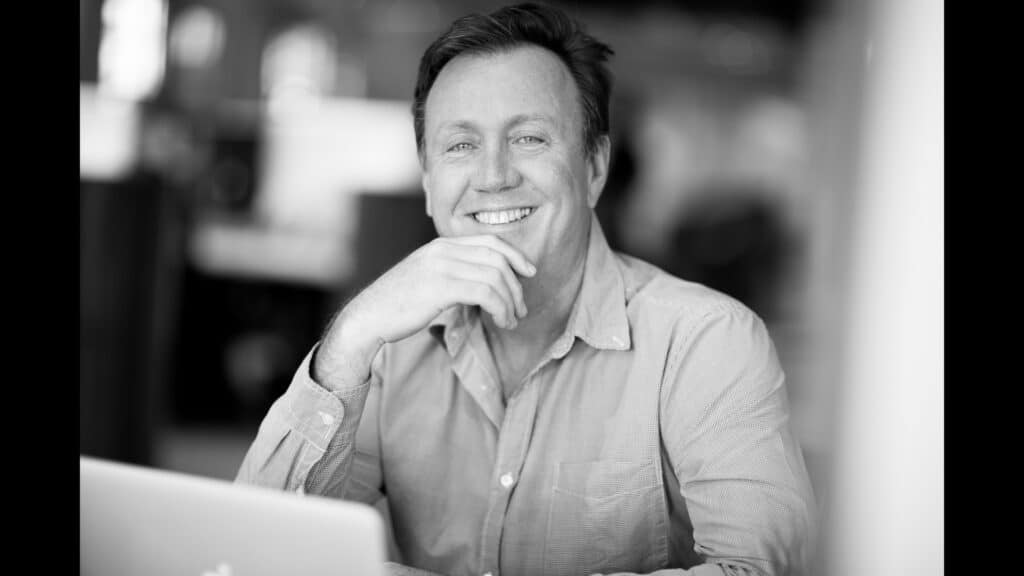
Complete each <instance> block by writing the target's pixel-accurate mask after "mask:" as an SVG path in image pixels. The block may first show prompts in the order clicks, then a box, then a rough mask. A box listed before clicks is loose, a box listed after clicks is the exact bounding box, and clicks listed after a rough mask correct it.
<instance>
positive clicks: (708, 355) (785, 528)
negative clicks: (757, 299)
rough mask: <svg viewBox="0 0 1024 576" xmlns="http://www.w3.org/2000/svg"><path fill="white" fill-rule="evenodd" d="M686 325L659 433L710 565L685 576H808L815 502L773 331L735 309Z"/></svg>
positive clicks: (672, 362) (670, 369) (698, 547)
mask: <svg viewBox="0 0 1024 576" xmlns="http://www.w3.org/2000/svg"><path fill="white" fill-rule="evenodd" d="M687 324H688V326H686V327H683V326H681V327H680V328H681V329H680V331H679V332H680V333H679V334H677V339H676V341H675V342H674V345H673V353H672V357H671V358H670V359H669V363H668V366H667V369H666V374H665V381H664V383H663V389H662V398H661V433H662V438H663V442H664V447H665V453H666V462H665V464H666V466H671V470H672V472H673V474H674V476H675V478H677V479H678V482H679V493H680V495H681V496H682V497H683V499H684V500H685V502H686V509H687V514H688V515H689V518H690V520H691V522H692V526H693V540H694V551H695V552H696V553H697V554H698V555H700V556H701V557H702V558H703V559H704V562H705V564H703V565H700V566H694V567H692V568H691V569H690V571H689V572H677V574H695V575H696V574H701V575H703V574H715V575H716V576H717V575H719V574H722V573H724V574H726V575H728V576H733V575H744V576H746V575H757V576H783V575H793V576H796V575H802V574H804V573H805V570H807V569H808V563H809V561H810V556H811V550H812V548H813V543H812V540H813V538H814V534H813V530H814V516H813V514H814V510H813V506H814V498H813V494H812V492H811V486H810V482H809V481H808V478H807V471H806V467H805V465H804V462H803V456H802V453H801V452H800V446H799V445H798V443H797V442H796V439H795V438H794V436H793V434H792V432H791V428H790V410H789V404H788V400H787V398H786V389H785V386H784V382H785V375H784V374H783V371H782V368H781V366H780V365H779V362H778V358H777V355H776V352H775V348H774V345H773V344H772V341H771V339H770V337H769V335H768V331H767V329H766V328H765V326H764V324H763V322H762V321H761V320H760V318H758V317H757V316H756V315H755V314H754V313H753V312H751V311H750V310H749V309H747V308H745V307H743V306H741V305H739V304H738V303H733V302H729V303H725V304H719V305H715V306H713V307H711V308H709V310H707V311H706V313H704V314H703V315H702V317H701V318H700V319H699V320H698V321H696V322H692V321H691V322H688V323H687Z"/></svg>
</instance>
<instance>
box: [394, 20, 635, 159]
mask: <svg viewBox="0 0 1024 576" xmlns="http://www.w3.org/2000/svg"><path fill="white" fill-rule="evenodd" d="M528 45H535V46H540V47H541V48H545V49H547V50H549V51H551V52H552V53H554V54H555V55H556V56H558V58H559V59H560V60H561V61H562V62H563V63H564V64H565V65H566V67H568V69H569V73H570V74H571V75H572V77H573V80H575V81H576V88H577V89H578V90H579V93H580V108H581V111H582V112H583V142H584V146H585V147H586V152H587V154H593V153H594V151H596V150H597V145H598V141H599V139H600V137H601V136H604V135H607V134H608V129H609V117H608V99H609V96H610V95H611V89H612V76H611V73H610V72H609V71H608V69H607V67H606V66H605V62H606V61H607V60H608V57H609V56H611V55H613V54H614V53H615V52H614V51H613V50H612V49H611V48H610V47H609V46H608V45H606V44H604V43H602V42H599V41H598V40H596V39H594V38H593V37H592V36H590V35H588V34H586V33H585V31H584V29H583V26H582V25H581V24H580V23H578V22H576V21H575V20H573V19H572V18H570V17H569V16H567V15H566V14H565V13H564V12H562V11H561V10H558V9H557V8H554V7H551V6H544V5H539V4H534V3H532V2H527V3H524V4H516V5H514V6H506V7H504V8H500V9H498V10H496V11H494V12H491V13H490V14H487V15H483V14H470V15H469V16H463V17H462V18H459V19H458V20H456V21H455V22H453V23H452V25H451V27H450V28H449V29H448V30H447V31H446V32H445V33H444V34H442V35H441V37H440V38H438V39H437V40H435V41H434V43H433V44H431V45H430V46H429V47H428V48H427V50H426V52H424V53H423V58H422V59H420V68H419V74H418V75H417V78H416V90H415V93H414V95H413V103H412V116H413V125H414V128H415V130H416V149H417V150H418V151H419V152H420V154H421V155H422V154H423V145H424V135H423V131H424V123H425V121H424V112H425V107H426V103H427V95H428V94H430V89H431V87H432V86H433V85H434V81H435V80H436V79H437V76H438V74H440V73H441V69H442V68H444V66H445V65H446V64H447V63H448V62H450V61H451V60H452V59H454V58H455V57H456V56H460V55H462V54H495V53H499V52H501V51H507V50H510V49H512V48H516V47H520V46H528Z"/></svg>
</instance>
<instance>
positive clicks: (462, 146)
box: [447, 142, 473, 152]
mask: <svg viewBox="0 0 1024 576" xmlns="http://www.w3.org/2000/svg"><path fill="white" fill-rule="evenodd" d="M472 149H473V145H472V144H470V143H469V142H459V143H458V144H454V145H452V146H450V147H449V148H448V150H447V151H448V152H467V151H469V150H472Z"/></svg>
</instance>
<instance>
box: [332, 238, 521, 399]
mask: <svg viewBox="0 0 1024 576" xmlns="http://www.w3.org/2000/svg"><path fill="white" fill-rule="evenodd" d="M536 272H537V270H536V268H535V267H534V265H533V264H532V263H530V262H529V261H528V260H527V259H526V257H525V256H524V255H523V253H522V252H520V251H519V250H518V249H516V248H515V247H513V246H511V245H510V244H508V243H506V242H505V241H503V240H501V239H499V238H498V237H496V236H490V235H486V236H461V237H454V238H437V239H435V240H433V241H432V242H430V243H428V244H425V245H423V246H421V247H420V248H419V249H417V250H416V251H415V252H413V253H412V254H410V255H409V256H407V257H406V258H405V259H404V260H402V261H401V262H399V263H398V264H396V265H395V266H394V267H393V268H391V269H390V270H388V271H387V272H385V273H384V275H382V276H381V277H380V278H378V279H377V280H376V281H375V282H374V283H373V284H371V285H370V286H368V287H367V288H366V289H365V290H363V291H362V292H361V293H359V295H358V296H356V297H355V298H354V299H353V300H352V301H351V302H349V303H348V305H347V306H345V308H344V309H343V310H342V311H341V312H340V313H339V314H338V316H337V317H336V318H335V319H334V322H333V323H332V324H331V326H330V328H329V329H328V331H327V335H326V336H325V337H324V339H323V341H322V342H321V344H320V350H319V351H318V352H317V358H316V363H315V365H314V374H315V375H316V376H317V378H318V379H322V378H331V376H332V375H337V374H344V373H345V372H346V371H355V372H356V373H357V374H358V375H359V377H365V374H367V373H368V372H369V367H370V363H371V362H372V361H373V357H374V356H375V355H376V353H377V350H379V349H380V347H381V346H382V345H383V344H385V343H388V342H396V341H398V340H402V339H403V338H407V337H408V336H411V335H412V334H415V333H416V332H418V331H420V330H422V329H423V328H424V327H425V326H427V325H428V324H429V323H430V321H431V320H433V319H434V318H435V317H437V315H438V314H440V313H441V312H443V311H444V310H446V309H447V308H450V307H452V306H454V305H456V304H467V305H476V306H480V307H481V309H483V310H484V311H486V312H487V313H488V314H490V315H491V317H492V318H494V322H495V324H497V325H498V326H500V327H503V328H508V329H512V328H515V327H516V324H517V321H518V319H519V318H523V317H524V316H526V313H527V310H526V302H525V300H524V298H523V287H522V285H521V284H520V282H519V278H518V277H517V275H521V276H527V277H531V276H533V275H534V274H536Z"/></svg>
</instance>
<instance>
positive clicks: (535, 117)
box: [505, 114, 555, 126]
mask: <svg viewBox="0 0 1024 576" xmlns="http://www.w3.org/2000/svg"><path fill="white" fill-rule="evenodd" d="M527 122H547V123H549V124H554V123H555V119H554V118H552V117H551V116H548V115H547V114H516V115H515V116H513V117H512V118H509V120H508V122H506V123H505V125H506V126H515V125H517V124H525V123H527Z"/></svg>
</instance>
